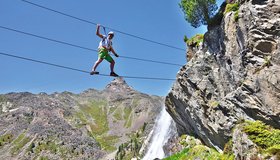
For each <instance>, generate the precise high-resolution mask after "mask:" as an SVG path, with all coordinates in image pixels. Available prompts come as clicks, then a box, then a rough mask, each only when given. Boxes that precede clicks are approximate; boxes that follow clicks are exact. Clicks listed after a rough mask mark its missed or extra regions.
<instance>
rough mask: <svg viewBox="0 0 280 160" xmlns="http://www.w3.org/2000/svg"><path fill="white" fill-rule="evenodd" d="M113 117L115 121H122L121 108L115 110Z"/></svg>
mask: <svg viewBox="0 0 280 160" xmlns="http://www.w3.org/2000/svg"><path fill="white" fill-rule="evenodd" d="M113 116H114V118H115V119H116V120H122V119H123V117H122V109H121V107H118V108H117V109H116V110H115V112H114V114H113Z"/></svg>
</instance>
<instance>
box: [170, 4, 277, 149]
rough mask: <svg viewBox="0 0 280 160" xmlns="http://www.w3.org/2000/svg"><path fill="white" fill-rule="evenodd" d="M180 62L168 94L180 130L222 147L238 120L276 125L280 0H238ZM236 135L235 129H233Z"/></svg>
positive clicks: (230, 135)
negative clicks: (234, 9) (235, 7)
mask: <svg viewBox="0 0 280 160" xmlns="http://www.w3.org/2000/svg"><path fill="white" fill-rule="evenodd" d="M239 3H240V7H239V11H238V19H237V20H235V18H234V12H229V13H226V14H225V15H224V18H223V20H222V23H221V25H219V26H216V27H212V28H211V29H209V30H208V32H207V33H206V34H205V35H204V42H203V44H202V46H200V48H199V49H192V50H193V51H194V50H195V51H196V53H194V54H193V57H192V59H191V60H190V61H189V62H188V64H187V65H185V66H183V67H182V68H181V69H180V71H179V72H178V75H177V81H176V82H175V84H174V85H173V87H172V90H171V92H170V93H169V94H168V96H167V97H166V102H165V103H166V110H167V111H168V112H169V113H170V115H171V116H172V117H173V119H174V121H175V122H176V125H177V129H178V133H179V134H181V135H182V134H189V135H193V136H195V137H197V138H199V139H201V140H202V141H203V143H204V144H206V145H208V146H211V147H215V148H216V149H218V150H220V149H223V148H224V146H225V144H226V143H227V142H228V140H229V139H230V138H231V137H232V132H231V131H232V129H233V127H234V126H235V125H236V124H237V123H238V121H240V120H243V119H245V120H260V121H263V122H264V123H266V124H269V125H271V126H273V127H275V128H278V129H279V128H280V0H239ZM236 134H238V133H236Z"/></svg>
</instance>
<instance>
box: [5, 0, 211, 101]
mask: <svg viewBox="0 0 280 160" xmlns="http://www.w3.org/2000/svg"><path fill="white" fill-rule="evenodd" d="M30 1H31V2H34V3H38V4H40V5H43V6H46V7H49V8H52V9H55V10H58V11H61V12H65V13H68V14H70V15H74V16H76V17H80V18H82V19H86V20H89V21H92V22H96V23H100V24H101V25H104V26H109V27H111V28H114V29H117V30H120V31H123V32H126V33H130V34H134V35H137V36H140V37H144V38H147V39H150V40H154V41H158V42H161V43H166V44H169V45H172V46H176V47H179V48H185V47H186V46H185V43H184V42H183V37H184V35H187V36H188V37H191V36H193V35H195V34H196V33H204V32H205V31H206V27H201V28H198V29H195V28H193V27H191V26H190V25H189V24H188V23H187V22H186V21H185V20H184V15H183V12H182V11H181V9H180V8H179V5H178V3H179V2H180V0H169V1H159V0H152V1H151V0H141V1H131V0H118V1H116V0H107V1H101V0H99V1H97V0H83V1H82V2H81V1H77V0H59V1H57V0H48V1H45V0H30ZM0 19H1V21H0V25H1V26H4V27H9V28H13V29H17V30H21V31H24V32H29V33H33V34H37V35H41V36H45V37H49V38H52V39H56V40H61V41H65V42H69V43H73V44H76V45H80V46H84V47H88V48H92V49H96V48H97V46H98V43H99V41H100V39H99V38H98V37H97V36H96V35H95V30H96V26H94V25H91V24H87V23H83V22H80V21H77V20H75V19H71V18H68V17H64V16H62V15H58V14H56V13H53V12H49V11H46V10H43V9H40V8H37V7H34V6H32V5H29V4H27V3H24V2H22V1H21V0H1V1H0ZM108 31H109V30H107V32H108ZM0 35H1V36H0V52H5V53H9V54H14V55H19V56H24V57H28V58H33V59H37V60H42V61H47V62H51V63H56V64H60V65H65V66H70V67H74V68H79V69H82V70H88V71H90V70H91V67H92V65H93V64H94V62H95V61H96V59H97V53H96V52H93V51H88V50H83V49H79V48H74V47H70V46H65V45H62V44H57V43H54V42H50V41H46V40H42V39H38V38H35V37H30V36H26V35H22V34H19V33H15V32H11V31H7V30H4V29H1V28H0ZM113 46H114V49H115V51H116V52H117V53H118V54H119V55H122V56H130V57H138V58H144V59H152V60H158V61H165V62H170V63H177V64H186V58H185V57H186V56H185V52H184V51H180V50H175V49H172V48H167V47H164V46H160V45H156V44H153V43H149V42H146V41H142V40H139V39H135V38H133V37H129V36H126V35H122V34H120V33H115V37H114V39H113ZM113 58H114V59H115V61H116V67H115V71H116V73H118V74H119V75H124V76H141V77H162V78H176V74H177V72H178V71H179V69H180V67H179V66H169V65H163V64H156V63H148V62H141V61H135V60H129V59H123V58H116V57H113ZM97 70H98V71H99V72H101V73H104V74H108V73H109V72H110V69H109V63H108V62H106V61H103V62H102V63H101V64H100V66H99V67H98V69H97ZM0 75H1V77H0V93H8V92H22V91H28V92H32V93H39V92H47V93H53V92H63V91H70V92H74V93H79V92H82V91H83V90H86V89H88V88H95V89H98V90H102V89H103V88H104V87H105V86H106V85H107V84H108V83H110V81H112V80H113V79H114V78H113V77H101V76H90V75H88V74H85V73H80V72H75V71H70V70H65V69H60V68H55V67H51V66H46V65H42V64H37V63H33V62H28V61H22V60H18V59H13V58H10V57H4V56H1V55H0ZM125 80H126V82H127V83H128V84H129V85H130V86H132V87H134V88H135V89H136V90H138V91H141V92H144V93H148V94H153V95H160V96H165V95H166V94H167V93H168V91H169V90H170V88H171V86H172V84H173V83H174V82H173V81H155V80H138V79H125Z"/></svg>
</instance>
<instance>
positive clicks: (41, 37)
mask: <svg viewBox="0 0 280 160" xmlns="http://www.w3.org/2000/svg"><path fill="white" fill-rule="evenodd" d="M0 28H2V29H5V30H9V31H13V32H16V33H20V34H24V35H28V36H32V37H36V38H40V39H44V40H47V41H52V42H55V43H60V44H63V45H68V46H71V47H75V48H80V49H84V50H88V51H94V52H98V50H96V49H92V48H88V47H83V46H80V45H76V44H72V43H68V42H64V41H60V40H56V39H52V38H48V37H44V36H40V35H37V34H32V33H28V32H24V31H20V30H17V29H13V28H9V27H5V26H1V25H0ZM119 57H120V58H126V59H132V60H138V61H144V62H151V63H158V64H166V65H173V66H183V65H182V64H176V63H169V62H162V61H155V60H150V59H143V58H137V57H130V56H121V55H120V56H119Z"/></svg>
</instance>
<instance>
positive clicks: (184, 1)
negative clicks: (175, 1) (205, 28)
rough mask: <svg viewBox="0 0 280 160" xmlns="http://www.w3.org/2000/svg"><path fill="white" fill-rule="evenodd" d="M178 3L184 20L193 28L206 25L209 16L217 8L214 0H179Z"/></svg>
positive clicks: (211, 15)
mask: <svg viewBox="0 0 280 160" xmlns="http://www.w3.org/2000/svg"><path fill="white" fill-rule="evenodd" d="M179 5H180V8H182V10H183V12H184V14H185V19H186V21H188V22H189V23H190V24H191V25H192V26H193V27H195V28H197V27H199V26H200V25H208V22H209V20H210V18H211V17H213V15H214V14H215V11H216V10H217V9H218V7H217V5H216V0H181V3H180V4H179Z"/></svg>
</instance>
